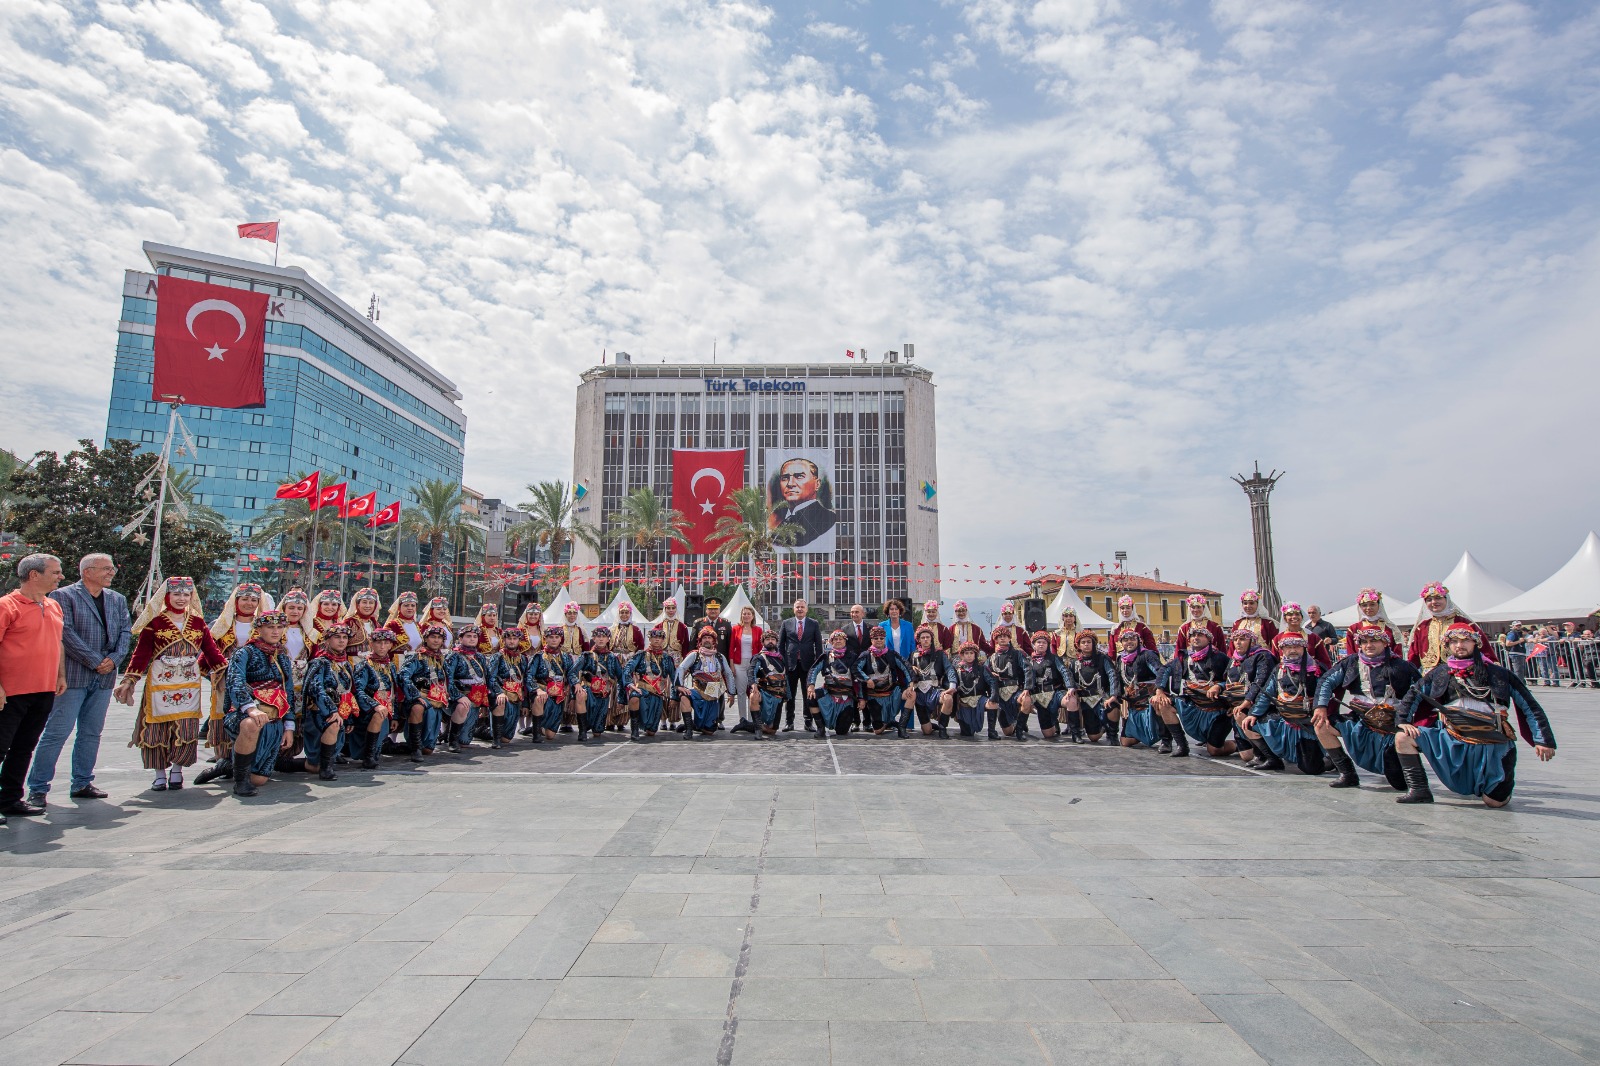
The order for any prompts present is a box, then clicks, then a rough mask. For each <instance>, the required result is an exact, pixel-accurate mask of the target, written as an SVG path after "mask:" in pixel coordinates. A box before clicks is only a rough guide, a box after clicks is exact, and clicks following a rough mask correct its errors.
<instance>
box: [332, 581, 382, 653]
mask: <svg viewBox="0 0 1600 1066" xmlns="http://www.w3.org/2000/svg"><path fill="white" fill-rule="evenodd" d="M381 605H382V601H381V600H380V599H379V598H378V590H377V589H357V590H356V594H355V595H354V596H352V597H350V609H349V610H348V611H346V612H345V615H344V617H343V618H342V619H340V621H342V622H343V623H344V624H345V625H347V626H349V627H350V644H349V645H348V647H347V649H346V654H347V655H349V656H350V657H351V658H355V659H359V658H360V657H361V656H363V655H365V654H366V653H367V641H368V639H369V638H371V636H372V631H373V630H374V629H377V628H378V627H379V626H381V625H383V620H382V619H380V618H379V617H378V608H379V607H380V606H381Z"/></svg>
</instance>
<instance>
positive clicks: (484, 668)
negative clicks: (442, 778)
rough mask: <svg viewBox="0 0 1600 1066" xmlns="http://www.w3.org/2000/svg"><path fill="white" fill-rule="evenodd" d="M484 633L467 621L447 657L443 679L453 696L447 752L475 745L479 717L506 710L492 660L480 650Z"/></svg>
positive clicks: (446, 736)
mask: <svg viewBox="0 0 1600 1066" xmlns="http://www.w3.org/2000/svg"><path fill="white" fill-rule="evenodd" d="M482 637H483V634H482V633H480V632H478V627H477V626H476V625H475V624H473V623H470V622H469V623H468V624H467V625H464V626H462V627H461V632H459V633H457V634H456V646H455V650H453V651H452V652H451V653H450V654H449V655H447V656H445V660H444V680H445V684H446V685H447V686H448V688H449V695H450V722H449V724H448V725H447V726H446V727H445V736H444V744H445V749H446V750H447V751H451V752H456V753H459V752H460V751H461V749H462V748H470V747H472V728H473V726H474V725H476V724H477V721H478V716H479V715H480V714H482V713H483V712H485V711H488V712H490V713H491V714H492V713H494V712H496V711H498V712H499V713H500V714H505V713H506V697H505V694H504V693H503V692H501V691H500V685H499V684H498V683H497V682H496V681H495V679H494V677H493V676H492V673H491V671H490V669H489V660H488V657H487V656H485V655H484V654H483V653H482V652H480V651H478V649H479V648H481V647H482V646H483V644H482Z"/></svg>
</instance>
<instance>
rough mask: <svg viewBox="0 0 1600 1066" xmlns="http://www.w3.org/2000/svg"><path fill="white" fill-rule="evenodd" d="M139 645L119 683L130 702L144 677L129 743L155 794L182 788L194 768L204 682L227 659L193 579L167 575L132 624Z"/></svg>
mask: <svg viewBox="0 0 1600 1066" xmlns="http://www.w3.org/2000/svg"><path fill="white" fill-rule="evenodd" d="M133 635H134V637H135V639H136V640H137V642H138V643H136V644H135V645H134V648H133V658H132V659H130V660H129V661H128V669H127V672H126V673H124V674H123V675H122V680H121V681H119V682H118V683H117V688H116V692H115V695H116V698H117V702H118V703H129V702H131V701H132V699H133V689H134V686H135V685H136V684H137V683H138V681H139V679H140V678H143V679H144V694H143V696H141V697H140V700H139V709H138V712H137V713H136V714H135V716H134V721H133V737H132V739H131V740H129V741H128V746H129V747H137V748H138V749H139V756H140V758H141V759H143V760H144V768H145V769H146V770H154V771H155V775H156V776H155V780H154V781H152V782H151V784H150V788H151V789H152V790H153V791H155V792H165V791H167V790H168V789H174V788H182V787H183V768H184V767H185V766H193V765H194V763H195V758H196V755H197V752H198V750H199V746H200V716H201V714H202V713H204V707H203V706H202V704H201V699H200V689H201V682H202V680H203V678H204V677H205V675H206V674H207V673H214V672H215V671H218V670H221V669H224V668H225V667H226V666H227V664H228V663H227V660H226V659H225V658H223V655H222V651H221V650H220V649H219V648H218V647H217V642H216V641H215V640H214V639H212V636H211V633H210V632H209V631H208V630H207V629H206V620H205V616H204V615H202V614H201V613H200V605H199V601H198V599H197V598H196V597H195V594H194V581H193V579H191V578H187V577H169V578H167V580H166V583H165V584H164V585H162V586H161V589H160V591H159V592H158V593H157V594H156V595H154V596H152V597H150V602H149V603H147V604H145V606H144V610H143V611H141V612H139V619H138V621H136V622H134V624H133Z"/></svg>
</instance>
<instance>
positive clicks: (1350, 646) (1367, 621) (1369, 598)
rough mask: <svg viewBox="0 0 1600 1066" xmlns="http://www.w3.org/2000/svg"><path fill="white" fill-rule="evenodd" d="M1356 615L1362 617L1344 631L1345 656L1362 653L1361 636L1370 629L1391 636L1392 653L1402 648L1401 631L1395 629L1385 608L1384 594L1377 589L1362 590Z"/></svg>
mask: <svg viewBox="0 0 1600 1066" xmlns="http://www.w3.org/2000/svg"><path fill="white" fill-rule="evenodd" d="M1356 613H1357V614H1359V615H1360V616H1361V617H1359V618H1357V619H1356V620H1355V621H1354V622H1352V623H1351V624H1350V628H1349V629H1347V630H1345V631H1344V653H1345V655H1347V656H1348V655H1356V654H1359V653H1360V651H1361V647H1360V639H1361V634H1362V633H1364V632H1366V631H1367V630H1369V629H1381V630H1383V631H1384V632H1385V633H1387V634H1388V635H1389V649H1390V651H1391V652H1393V650H1394V649H1395V648H1398V647H1399V646H1400V631H1399V630H1398V629H1396V628H1395V624H1394V620H1393V619H1392V618H1390V617H1389V612H1388V610H1387V609H1386V608H1385V607H1384V606H1383V593H1381V592H1379V591H1378V590H1377V589H1362V590H1361V594H1360V595H1359V596H1357V597H1356Z"/></svg>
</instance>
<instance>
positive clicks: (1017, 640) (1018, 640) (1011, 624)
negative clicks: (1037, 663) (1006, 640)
mask: <svg viewBox="0 0 1600 1066" xmlns="http://www.w3.org/2000/svg"><path fill="white" fill-rule="evenodd" d="M1001 631H1004V632H1006V633H1008V634H1009V635H1010V636H1011V647H1012V648H1013V649H1015V650H1016V651H1019V652H1021V653H1022V654H1023V655H1027V654H1028V649H1029V648H1031V647H1032V646H1033V645H1032V642H1031V641H1029V639H1028V631H1027V630H1026V629H1024V628H1023V627H1022V626H1021V625H1019V624H1017V605H1016V604H1014V603H1012V602H1011V601H1010V600H1007V601H1006V602H1005V603H1002V604H1001V605H1000V624H999V625H997V626H995V627H994V630H993V631H992V632H991V633H990V634H989V647H991V648H993V647H995V643H996V642H995V638H996V637H998V636H999V635H1000V633H1001Z"/></svg>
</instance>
